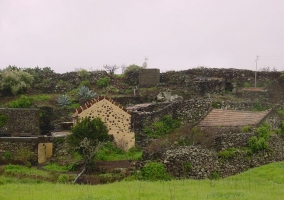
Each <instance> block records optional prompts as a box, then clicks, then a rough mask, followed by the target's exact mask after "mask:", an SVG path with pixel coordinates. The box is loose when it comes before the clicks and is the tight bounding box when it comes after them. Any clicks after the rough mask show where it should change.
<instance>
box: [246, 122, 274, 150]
mask: <svg viewBox="0 0 284 200" xmlns="http://www.w3.org/2000/svg"><path fill="white" fill-rule="evenodd" d="M269 129H270V127H269V125H268V124H267V123H264V124H263V125H262V126H261V127H259V128H258V129H257V130H256V133H257V136H253V137H251V138H250V139H249V141H248V147H249V149H251V151H252V152H253V153H257V152H259V151H262V150H268V141H267V140H268V139H269V137H270V130H269Z"/></svg>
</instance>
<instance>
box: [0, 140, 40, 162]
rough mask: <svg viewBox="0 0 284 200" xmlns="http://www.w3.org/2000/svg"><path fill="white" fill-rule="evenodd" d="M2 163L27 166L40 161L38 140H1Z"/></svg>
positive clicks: (0, 158)
mask: <svg viewBox="0 0 284 200" xmlns="http://www.w3.org/2000/svg"><path fill="white" fill-rule="evenodd" d="M0 161H1V162H3V163H5V162H12V163H20V164H25V163H24V162H25V161H29V162H31V163H32V164H36V163H37V161H38V139H37V138H27V139H26V138H6V139H5V138H0Z"/></svg>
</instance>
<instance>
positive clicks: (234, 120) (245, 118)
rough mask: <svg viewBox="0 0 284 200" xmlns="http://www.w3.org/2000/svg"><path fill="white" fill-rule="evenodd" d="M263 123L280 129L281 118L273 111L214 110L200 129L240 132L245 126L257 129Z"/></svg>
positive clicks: (201, 124)
mask: <svg viewBox="0 0 284 200" xmlns="http://www.w3.org/2000/svg"><path fill="white" fill-rule="evenodd" d="M263 122H267V123H268V124H269V125H270V126H271V129H275V128H278V127H279V125H280V123H281V118H280V116H279V115H278V114H277V113H276V112H275V111H274V110H271V109H270V110H265V111H243V110H225V109H212V110H211V112H210V113H209V114H208V115H207V116H206V117H205V118H204V119H203V120H202V121H201V122H200V123H199V124H198V127H200V128H202V129H207V130H210V131H213V130H215V131H217V130H219V131H220V130H228V131H240V130H241V128H242V127H244V126H251V127H253V128H255V127H258V126H259V125H261V124H262V123H263Z"/></svg>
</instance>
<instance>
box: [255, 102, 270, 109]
mask: <svg viewBox="0 0 284 200" xmlns="http://www.w3.org/2000/svg"><path fill="white" fill-rule="evenodd" d="M264 110H267V107H266V106H263V105H262V104H261V103H259V102H255V103H254V104H253V111H264Z"/></svg>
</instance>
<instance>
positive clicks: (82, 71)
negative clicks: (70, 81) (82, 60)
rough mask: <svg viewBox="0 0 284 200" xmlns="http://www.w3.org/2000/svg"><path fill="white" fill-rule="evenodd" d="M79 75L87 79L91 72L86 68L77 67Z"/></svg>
mask: <svg viewBox="0 0 284 200" xmlns="http://www.w3.org/2000/svg"><path fill="white" fill-rule="evenodd" d="M76 71H77V75H78V76H79V77H80V78H81V80H87V79H88V78H89V77H90V75H91V73H90V72H89V71H88V70H86V69H82V68H81V69H76Z"/></svg>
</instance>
